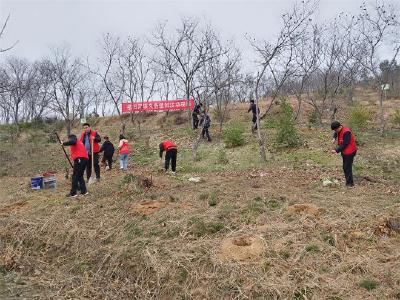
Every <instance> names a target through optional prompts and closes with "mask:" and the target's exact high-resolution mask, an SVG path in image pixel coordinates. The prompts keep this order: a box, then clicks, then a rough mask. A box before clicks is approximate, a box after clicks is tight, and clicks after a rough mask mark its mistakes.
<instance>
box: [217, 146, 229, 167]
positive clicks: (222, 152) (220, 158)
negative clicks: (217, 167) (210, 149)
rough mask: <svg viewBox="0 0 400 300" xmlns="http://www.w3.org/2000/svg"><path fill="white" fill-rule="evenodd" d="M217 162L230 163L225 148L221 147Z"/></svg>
mask: <svg viewBox="0 0 400 300" xmlns="http://www.w3.org/2000/svg"><path fill="white" fill-rule="evenodd" d="M217 162H218V163H219V164H221V165H225V164H227V163H228V157H227V156H226V152H225V150H224V149H220V150H219V151H218V156H217Z"/></svg>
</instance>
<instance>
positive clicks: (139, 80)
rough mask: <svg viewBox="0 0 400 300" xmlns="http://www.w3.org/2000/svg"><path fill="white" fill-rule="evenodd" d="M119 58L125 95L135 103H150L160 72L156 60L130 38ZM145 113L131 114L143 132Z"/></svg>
mask: <svg viewBox="0 0 400 300" xmlns="http://www.w3.org/2000/svg"><path fill="white" fill-rule="evenodd" d="M122 48H123V49H124V50H123V51H122V52H121V56H120V57H119V60H118V61H119V67H120V76H121V77H123V79H122V80H121V82H123V83H124V86H125V88H124V89H123V90H124V95H125V96H127V97H128V99H129V100H130V101H131V103H133V102H139V101H140V102H142V103H143V102H148V101H149V100H150V99H151V97H152V96H153V95H154V93H155V92H156V84H157V81H158V79H157V76H158V72H157V71H156V70H155V67H154V63H153V62H154V60H153V58H152V57H151V56H149V55H148V54H147V53H146V51H145V45H144V44H142V43H140V41H139V40H137V39H134V38H132V37H129V38H128V39H127V41H126V42H125V43H124V46H123V47H122ZM144 114H145V113H136V114H134V113H131V121H132V122H136V123H137V125H138V128H139V132H141V123H142V121H143V116H144Z"/></svg>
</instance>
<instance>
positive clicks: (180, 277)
mask: <svg viewBox="0 0 400 300" xmlns="http://www.w3.org/2000/svg"><path fill="white" fill-rule="evenodd" d="M235 113H237V114H239V113H241V112H240V111H238V112H236V111H234V110H232V112H231V117H232V118H234V117H235ZM175 117H176V115H172V116H170V118H171V124H173V122H174V121H173V120H174V118H175ZM101 122H103V121H101ZM104 122H109V121H107V120H106V121H104ZM111 123H112V122H111ZM111 123H110V125H106V124H100V125H99V126H103V127H102V128H103V131H106V130H109V131H112V130H114V131H115V134H116V133H117V130H118V128H117V126H115V127H112V125H111ZM150 123H151V124H153V123H154V126H157V125H156V124H157V120H151V119H148V120H147V121H146V124H150ZM107 126H109V127H107ZM148 126H150V125H148ZM152 126H153V125H152ZM145 128H146V127H145ZM174 128H175V129H176V130H175V129H174V131H172V132H170V134H172V135H173V136H174V139H175V140H178V141H179V145H181V146H180V152H179V154H178V167H180V168H182V169H181V171H180V172H178V175H177V176H168V175H164V174H161V173H158V172H157V170H158V169H159V168H160V166H159V165H157V164H155V163H153V160H154V159H155V158H157V153H156V151H157V145H158V142H159V141H160V139H161V138H163V137H165V136H167V133H166V132H164V131H162V130H161V131H159V130H154V134H149V136H150V142H149V147H150V148H146V147H147V146H146V145H145V144H144V143H142V141H141V140H140V139H139V138H137V139H134V141H133V145H134V146H133V148H134V149H135V153H134V155H133V156H132V158H131V161H130V166H132V167H133V169H131V171H130V172H129V173H128V174H125V173H121V172H119V171H118V170H113V171H111V172H107V173H105V174H104V176H103V180H102V181H101V182H100V183H97V184H95V185H93V186H90V195H89V196H88V197H84V198H83V197H81V198H77V199H73V200H68V199H65V198H64V197H63V195H64V191H65V192H66V191H67V190H68V186H69V182H68V181H67V180H66V179H65V178H64V176H63V170H62V169H61V170H59V173H58V174H57V180H58V188H57V190H55V191H51V190H46V191H31V190H30V189H29V187H28V182H29V177H26V176H27V175H28V174H29V173H27V172H26V171H25V169H24V173H25V174H24V176H25V177H23V176H21V175H23V174H21V173H19V176H18V177H14V176H10V175H9V176H4V177H2V178H1V183H0V298H1V297H3V298H4V299H12V298H13V297H14V298H16V297H22V298H26V299H85V298H86V299H87V298H89V299H383V298H387V299H391V298H395V297H396V295H398V293H400V288H399V286H400V253H399V250H398V249H399V247H400V233H398V231H396V230H393V229H390V228H389V227H388V226H389V225H388V224H391V225H390V226H392V227H393V228H395V226H396V224H397V223H396V220H397V219H396V218H398V217H399V211H400V191H399V189H398V186H399V182H400V181H399V178H398V177H396V175H395V174H396V172H397V171H398V164H397V163H396V162H393V158H394V157H395V153H398V152H397V151H398V149H399V147H400V142H399V140H398V139H392V138H386V139H381V138H378V137H377V136H375V135H372V134H371V135H370V136H368V139H369V140H371V143H367V144H366V145H364V146H363V147H362V149H361V150H360V152H359V154H358V156H357V159H356V166H357V165H358V167H357V168H356V175H357V177H356V187H355V188H354V189H345V188H344V187H338V188H323V187H322V180H323V179H325V178H338V179H340V180H342V177H343V176H342V171H341V169H340V159H339V158H338V157H328V156H327V154H326V150H325V149H328V148H327V147H329V144H328V143H329V136H330V132H323V131H320V130H312V131H307V130H304V131H302V132H303V133H302V135H303V137H304V138H305V139H307V141H308V145H309V146H308V147H301V148H299V149H296V150H290V151H289V150H288V151H283V152H282V151H281V152H274V153H273V154H272V155H273V157H274V160H271V161H270V162H269V163H268V164H267V166H265V167H263V168H255V167H254V166H253V165H252V164H249V163H248V162H247V160H248V156H246V155H247V154H246V153H247V152H248V151H254V153H255V154H254V155H257V151H256V149H257V148H256V147H254V145H255V144H256V141H255V140H254V139H252V138H251V136H250V135H249V136H246V143H247V144H246V146H243V147H239V148H238V149H236V150H232V151H230V150H229V151H228V152H227V158H228V161H226V162H225V163H224V164H221V166H219V165H216V163H215V162H216V161H217V154H218V152H219V149H220V146H221V145H220V144H219V142H218V136H217V137H216V139H215V140H216V142H215V144H213V145H202V146H201V147H202V149H204V153H203V156H202V159H201V160H200V161H199V162H196V163H193V162H192V161H191V157H190V155H189V154H187V153H186V152H185V150H184V149H185V148H186V147H188V148H189V149H190V142H191V138H190V137H188V135H187V134H186V133H184V130H183V129H182V128H183V127H174ZM146 134H148V133H146ZM214 148H215V149H214ZM376 148H383V149H384V150H383V151H382V152H381V153H380V155H379V156H378V155H377V153H375V152H374V151H375V150H374V149H376ZM252 149H253V150H252ZM254 149H255V150H254ZM146 151H147V152H146ZM189 151H190V150H189ZM144 153H148V154H146V155H145V154H144ZM188 153H190V152H188ZM207 154H208V155H207ZM208 156H212V157H208ZM241 159H242V160H241ZM60 161H61V160H60ZM60 161H59V162H60ZM387 162H392V163H391V164H387ZM187 166H190V167H191V169H189V168H188V167H187ZM239 167H240V168H241V169H239ZM196 168H198V169H200V170H201V171H198V172H196V173H195V172H192V171H188V170H194V169H196ZM178 171H179V169H178ZM11 173H12V174H18V170H13V171H12V172H11ZM195 175H196V176H200V177H201V178H202V179H203V180H202V182H200V183H197V184H193V183H191V182H189V181H188V180H187V179H188V178H189V177H190V176H195ZM363 176H364V177H365V176H369V178H370V179H371V178H372V179H373V180H366V179H364V177H363ZM140 178H141V179H143V180H140ZM146 178H147V179H148V178H151V180H150V182H151V184H149V185H147V184H144V185H141V184H140V182H144V181H145V182H146V183H147V182H148V181H147V180H144V179H146ZM210 199H212V200H213V202H212V203H213V205H210V204H209V201H210ZM288 212H289V213H288ZM389 220H392V221H390V222H389ZM393 220H394V221H393ZM396 228H397V227H396Z"/></svg>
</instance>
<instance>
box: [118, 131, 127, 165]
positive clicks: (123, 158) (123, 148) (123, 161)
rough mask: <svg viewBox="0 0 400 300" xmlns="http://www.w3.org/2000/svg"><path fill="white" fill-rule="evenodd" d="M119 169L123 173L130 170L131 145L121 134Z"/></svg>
mask: <svg viewBox="0 0 400 300" xmlns="http://www.w3.org/2000/svg"><path fill="white" fill-rule="evenodd" d="M118 149H119V168H120V169H121V170H123V171H127V170H128V158H129V143H128V140H127V139H126V138H125V137H124V136H123V135H122V134H121V135H120V136H119V145H118Z"/></svg>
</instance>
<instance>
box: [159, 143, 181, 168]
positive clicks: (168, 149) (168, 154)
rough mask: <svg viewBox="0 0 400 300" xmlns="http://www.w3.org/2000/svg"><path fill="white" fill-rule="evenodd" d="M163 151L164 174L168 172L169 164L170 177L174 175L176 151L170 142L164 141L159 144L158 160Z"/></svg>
mask: <svg viewBox="0 0 400 300" xmlns="http://www.w3.org/2000/svg"><path fill="white" fill-rule="evenodd" d="M164 151H165V165H164V167H165V173H167V172H168V169H169V164H170V163H171V169H172V175H175V174H176V157H177V154H178V150H177V147H176V145H175V144H174V143H173V142H172V141H164V142H162V143H161V144H160V159H162V155H163V152H164Z"/></svg>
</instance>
